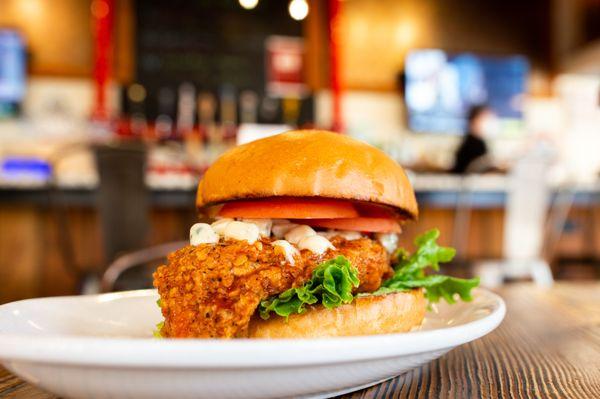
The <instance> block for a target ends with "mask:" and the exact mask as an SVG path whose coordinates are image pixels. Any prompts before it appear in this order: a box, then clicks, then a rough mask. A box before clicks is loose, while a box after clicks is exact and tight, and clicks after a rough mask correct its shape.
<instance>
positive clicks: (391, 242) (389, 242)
mask: <svg viewBox="0 0 600 399" xmlns="http://www.w3.org/2000/svg"><path fill="white" fill-rule="evenodd" d="M375 237H376V238H377V240H378V241H379V242H380V243H381V245H383V247H384V248H385V249H386V251H388V252H389V253H392V252H394V251H395V250H396V248H398V234H395V233H377V234H376V235H375Z"/></svg>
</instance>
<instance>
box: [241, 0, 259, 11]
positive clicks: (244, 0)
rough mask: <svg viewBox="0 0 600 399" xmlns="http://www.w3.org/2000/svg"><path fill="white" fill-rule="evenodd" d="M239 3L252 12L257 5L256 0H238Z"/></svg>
mask: <svg viewBox="0 0 600 399" xmlns="http://www.w3.org/2000/svg"><path fill="white" fill-rule="evenodd" d="M239 2H240V5H241V6H242V7H243V8H245V9H246V10H252V9H253V8H254V7H256V5H257V4H258V0H239Z"/></svg>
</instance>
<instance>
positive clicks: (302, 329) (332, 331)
mask: <svg viewBox="0 0 600 399" xmlns="http://www.w3.org/2000/svg"><path fill="white" fill-rule="evenodd" d="M425 309H426V302H425V297H424V296H423V291H422V290H421V289H413V290H411V291H407V292H398V293H394V294H387V295H372V296H364V297H358V298H356V299H355V300H354V302H352V303H351V304H348V305H343V306H339V307H337V308H335V309H327V308H324V307H323V306H317V307H312V308H310V309H309V310H307V311H306V312H305V313H302V314H295V315H292V316H290V317H289V318H288V320H287V321H286V319H285V318H284V317H277V316H272V317H271V318H270V319H269V320H262V319H260V318H259V317H255V318H253V319H252V321H251V322H250V327H249V337H250V338H323V337H342V336H351V335H373V334H390V333H398V332H406V331H410V330H411V329H412V328H413V327H416V326H419V325H421V323H422V322H423V319H424V318H425Z"/></svg>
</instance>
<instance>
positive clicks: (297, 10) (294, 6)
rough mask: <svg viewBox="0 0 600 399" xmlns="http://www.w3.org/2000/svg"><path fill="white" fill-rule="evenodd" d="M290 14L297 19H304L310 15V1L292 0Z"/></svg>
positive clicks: (289, 7)
mask: <svg viewBox="0 0 600 399" xmlns="http://www.w3.org/2000/svg"><path fill="white" fill-rule="evenodd" d="M288 11H289V12H290V16H291V17H292V18H293V19H295V20H296V21H302V20H303V19H304V18H306V16H307V15H308V3H307V2H306V0H292V1H290V5H289V6H288Z"/></svg>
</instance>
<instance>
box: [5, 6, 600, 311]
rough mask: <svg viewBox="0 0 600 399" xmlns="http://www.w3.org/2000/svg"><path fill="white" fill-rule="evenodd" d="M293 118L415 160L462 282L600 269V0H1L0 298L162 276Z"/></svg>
mask: <svg viewBox="0 0 600 399" xmlns="http://www.w3.org/2000/svg"><path fill="white" fill-rule="evenodd" d="M291 128H325V129H332V130H336V131H339V132H340V133H343V134H348V135H351V136H353V137H356V138H358V139H361V140H364V141H367V142H369V143H371V144H373V145H375V146H377V147H379V148H381V149H382V150H384V151H386V152H387V153H388V154H389V155H390V156H392V157H393V158H394V159H396V160H397V161H398V162H399V163H400V164H402V165H403V166H404V167H405V168H406V169H407V171H408V172H409V174H410V178H411V180H412V182H413V185H414V187H415V190H416V193H417V197H418V200H419V204H420V209H421V216H420V220H419V221H418V222H417V223H415V224H412V225H409V226H406V229H405V232H404V233H403V235H402V236H401V242H402V243H403V244H404V245H407V246H410V244H411V242H412V239H413V238H414V236H415V235H416V234H417V233H419V232H422V231H424V230H425V229H428V228H431V227H438V228H440V230H441V231H442V241H443V243H445V244H447V245H453V246H454V247H456V248H457V251H458V255H457V258H456V261H455V262H454V264H453V265H452V268H454V270H455V271H454V273H455V274H459V275H472V274H478V275H480V276H481V277H482V281H483V283H484V284H485V285H488V286H492V287H493V286H498V285H500V284H504V283H507V282H510V281H514V280H532V281H534V282H535V283H537V284H540V285H551V284H552V282H553V281H555V280H561V279H569V280H592V279H598V278H599V276H600V212H599V210H600V174H599V172H600V0H530V1H525V2H524V1H517V0H504V1H492V0H489V1H477V2H474V1H469V0H291V1H290V0H239V1H238V0H189V1H182V0H171V1H158V0H146V1H141V0H138V1H135V0H93V1H87V0H53V1H45V0H0V303H3V302H8V301H12V300H16V299H21V298H29V297H36V296H48V295H65V294H74V293H82V292H97V291H99V290H102V289H104V290H112V289H121V288H139V287H143V286H144V285H147V284H148V282H149V275H150V272H151V270H152V268H153V267H155V266H156V264H157V262H160V259H161V258H162V257H163V256H164V255H165V253H166V252H168V251H169V250H172V249H174V248H177V247H178V246H180V245H182V244H181V242H178V241H181V240H186V239H187V237H188V232H189V227H190V226H191V225H192V224H193V223H194V222H195V221H196V220H197V215H196V211H195V209H194V199H195V189H196V185H197V182H198V180H199V178H200V177H201V176H202V173H203V171H204V170H206V168H207V167H208V166H209V165H210V164H211V162H213V160H214V159H216V158H217V157H218V156H219V155H220V154H221V153H222V152H223V151H225V150H226V149H228V148H230V147H232V146H235V145H236V144H237V143H241V142H248V141H251V140H254V139H256V138H259V137H264V136H267V135H270V134H274V133H278V132H282V131H285V130H288V129H291ZM260 167H261V166H260V165H256V168H260ZM249 173H252V171H249ZM136 265H146V266H147V267H141V268H140V270H139V271H137V272H133V270H135V269H136V267H134V266H136ZM107 270H108V272H107Z"/></svg>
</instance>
